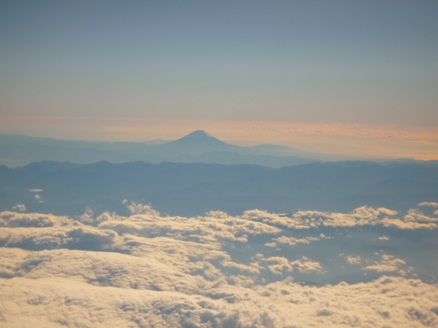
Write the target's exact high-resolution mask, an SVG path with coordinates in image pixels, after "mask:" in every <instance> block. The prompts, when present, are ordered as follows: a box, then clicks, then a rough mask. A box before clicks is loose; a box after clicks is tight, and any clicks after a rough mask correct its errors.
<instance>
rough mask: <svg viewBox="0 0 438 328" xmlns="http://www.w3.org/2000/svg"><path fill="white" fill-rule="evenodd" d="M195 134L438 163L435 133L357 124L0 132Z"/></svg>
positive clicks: (115, 124) (25, 121)
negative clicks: (202, 131) (436, 161)
mask: <svg viewBox="0 0 438 328" xmlns="http://www.w3.org/2000/svg"><path fill="white" fill-rule="evenodd" d="M194 130H205V131H206V132H208V133H209V134H211V135H213V136H215V137H216V138H218V139H221V140H224V141H227V142H230V143H236V144H240V145H256V144H263V143H271V144H279V145H287V146H290V147H292V148H296V149H299V150H301V151H304V152H309V153H320V154H325V155H333V156H340V157H345V158H364V159H366V158H375V159H378V158H413V159H418V160H438V130H437V129H434V128H424V127H411V126H402V125H388V124H384V125H376V124H357V123H322V122H276V121H224V120H223V121H219V120H217V121H212V120H169V119H151V118H117V117H113V118H98V117H96V118H90V117H18V116H14V117H12V116H7V117H1V118H0V132H1V133H3V134H22V135H28V136H35V137H46V138H57V139H71V140H88V141H91V140H93V141H134V142H144V141H150V140H154V139H166V140H174V139H178V138H181V137H183V136H184V135H186V134H188V133H190V132H192V131H194Z"/></svg>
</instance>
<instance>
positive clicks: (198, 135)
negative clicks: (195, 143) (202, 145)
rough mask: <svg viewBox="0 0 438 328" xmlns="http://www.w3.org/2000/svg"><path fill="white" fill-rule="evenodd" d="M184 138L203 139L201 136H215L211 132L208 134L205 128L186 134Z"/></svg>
mask: <svg viewBox="0 0 438 328" xmlns="http://www.w3.org/2000/svg"><path fill="white" fill-rule="evenodd" d="M183 138H196V139H201V138H214V137H213V136H212V135H211V134H208V133H207V132H205V131H204V130H196V131H193V132H191V133H189V134H188V135H186V136H185V137H183ZM215 139H216V138H215Z"/></svg>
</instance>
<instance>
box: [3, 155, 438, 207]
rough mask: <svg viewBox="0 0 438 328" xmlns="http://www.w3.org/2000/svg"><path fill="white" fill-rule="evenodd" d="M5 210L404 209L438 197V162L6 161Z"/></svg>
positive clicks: (4, 176)
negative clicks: (136, 205)
mask: <svg viewBox="0 0 438 328" xmlns="http://www.w3.org/2000/svg"><path fill="white" fill-rule="evenodd" d="M0 181H1V182H2V183H1V185H0V210H11V209H13V208H14V206H15V207H16V206H17V205H18V204H23V205H25V207H26V209H27V210H28V211H35V212H46V213H55V214H69V215H79V214H81V213H83V211H84V209H85V208H86V207H87V206H89V207H91V208H92V209H93V210H95V211H96V212H99V211H103V210H110V211H115V212H119V213H124V211H126V208H125V206H124V205H123V204H122V200H123V199H127V200H128V201H134V202H140V203H143V204H149V203H151V204H152V205H153V207H154V208H156V209H157V210H159V211H160V212H162V213H168V214H173V215H187V216H191V215H201V214H203V213H204V212H206V211H210V210H221V211H225V212H228V213H230V214H240V213H242V212H243V211H245V210H248V209H254V208H258V209H263V210H268V211H272V212H277V213H291V212H294V211H297V210H300V209H301V210H322V211H341V212H349V211H351V210H353V209H355V208H357V207H360V206H364V205H368V206H374V207H389V208H391V209H396V210H400V211H404V210H407V209H409V208H413V207H415V206H416V205H417V204H418V203H419V202H423V201H436V200H437V199H436V198H437V195H438V163H437V162H414V163H387V164H385V165H381V164H376V163H372V162H332V163H325V164H323V163H312V164H302V165H296V166H289V167H283V168H278V169H274V168H267V167H262V166H255V165H228V166H227V165H219V164H183V163H166V162H164V163H160V164H148V163H144V162H131V163H124V164H111V163H108V162H99V163H95V164H87V165H80V164H72V163H68V162H65V163H57V162H51V161H45V162H39V163H32V164H30V165H27V166H25V167H19V168H14V169H13V168H8V167H5V166H2V167H0Z"/></svg>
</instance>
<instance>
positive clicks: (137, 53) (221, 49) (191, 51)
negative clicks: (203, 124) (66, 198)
mask: <svg viewBox="0 0 438 328" xmlns="http://www.w3.org/2000/svg"><path fill="white" fill-rule="evenodd" d="M437 15H438V2H437V1H216V2H213V1H182V2H181V1H2V2H1V3H0V45H1V47H0V73H1V74H0V86H1V88H0V99H1V100H0V115H1V116H3V117H9V118H10V117H15V118H17V117H19V118H23V117H24V118H25V117H39V118H43V117H52V118H53V117H82V118H84V117H85V118H86V117H93V118H102V119H105V118H109V117H111V118H117V117H124V118H127V117H128V118H132V119H135V118H139V119H164V120H165V119H182V120H212V121H215V120H233V121H236V120H237V121H282V122H285V121H288V122H326V123H332V122H344V123H361V124H402V125H406V126H415V127H429V128H433V129H435V128H437V127H438V93H437V92H436V91H437V90H438V56H437V54H438V19H436V17H437ZM17 124H18V123H17ZM18 125H19V124H18ZM18 125H17V126H18ZM18 132H22V131H21V130H20V131H18ZM157 137H159V136H157Z"/></svg>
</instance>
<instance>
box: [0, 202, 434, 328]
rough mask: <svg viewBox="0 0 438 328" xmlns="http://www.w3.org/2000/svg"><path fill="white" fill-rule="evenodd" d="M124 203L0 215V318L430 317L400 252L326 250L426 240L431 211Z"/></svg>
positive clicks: (349, 322)
mask: <svg viewBox="0 0 438 328" xmlns="http://www.w3.org/2000/svg"><path fill="white" fill-rule="evenodd" d="M125 203H126V206H127V207H128V209H129V210H130V211H131V213H132V214H131V215H130V216H127V217H125V216H119V215H116V214H114V213H108V212H106V213H102V214H100V215H97V216H95V215H94V213H93V212H92V210H91V209H87V210H86V212H85V213H84V214H83V215H82V216H81V217H79V218H77V219H73V218H69V217H66V216H55V215H50V214H38V213H17V212H2V213H0V246H2V247H1V248H0V291H1V298H2V302H1V303H0V323H1V326H2V327H16V326H41V327H60V326H68V327H78V326H82V327H107V326H120V327H308V326H324V327H340V326H346V327H349V326H351V327H375V326H382V327H383V326H388V327H389V326H412V327H421V326H428V327H435V326H438V305H437V304H438V303H437V302H438V298H437V297H438V296H437V295H438V286H437V284H436V282H432V281H426V280H424V279H420V278H415V275H416V272H417V271H418V272H419V273H420V271H421V270H417V268H416V267H414V266H415V264H416V263H414V262H415V261H414V260H412V259H411V258H410V257H409V256H408V255H409V254H408V253H406V256H405V257H404V256H401V255H400V254H395V249H392V248H391V247H389V248H388V247H386V248H385V249H382V250H379V251H377V252H375V251H374V248H370V251H369V252H368V253H367V252H363V253H360V255H359V254H358V253H357V249H355V248H354V247H350V248H348V249H347V250H346V251H348V252H347V253H346V254H345V255H344V254H340V255H341V256H339V252H337V253H335V251H337V250H338V249H340V248H342V244H343V243H345V242H348V241H350V240H352V241H355V242H356V243H360V242H361V241H360V236H363V235H366V238H365V239H366V240H370V238H371V239H372V240H373V242H375V243H377V245H388V243H391V242H392V241H393V240H397V239H400V238H403V236H405V234H406V233H408V234H410V233H420V234H425V235H424V236H426V237H427V236H428V233H429V231H430V232H431V230H434V229H435V228H436V222H437V218H435V217H433V216H427V215H426V214H424V213H422V212H420V211H419V210H417V209H413V210H411V211H409V212H408V213H407V214H406V215H405V216H403V217H402V218H397V217H396V216H397V215H398V213H396V212H395V211H391V210H388V209H384V208H379V209H374V208H370V207H361V208H358V209H356V210H355V211H353V212H351V213H323V212H313V211H306V212H297V213H294V214H293V215H289V216H286V215H281V214H275V213H268V212H265V211H260V210H252V211H247V212H245V213H243V214H242V215H241V216H230V215H228V214H226V213H223V212H208V213H206V214H205V215H204V216H200V217H194V218H186V217H170V216H162V215H160V213H158V212H157V211H155V210H153V209H152V208H151V207H150V206H149V205H142V204H134V203H128V202H125ZM422 206H423V205H422ZM388 222H397V223H396V224H393V225H390V224H388ZM414 224H416V225H414ZM406 225H407V226H408V227H407V226H406ZM382 230H383V231H382ZM371 234H372V235H371ZM389 235H390V237H391V238H389V237H386V236H389ZM382 236H384V237H385V238H382ZM385 243H386V244H385ZM364 247H365V246H364V244H360V245H359V248H360V249H362V248H364ZM373 247H374V246H373ZM382 247H383V246H382ZM327 252H331V253H327ZM392 252H393V253H392ZM318 254H319V255H318ZM321 254H322V255H321ZM326 254H331V256H329V257H327V256H326ZM325 258H326V259H325ZM337 261H338V262H337ZM434 261H435V259H432V260H430V259H429V261H428V262H434ZM331 262H333V263H334V264H333V265H331V264H330V263H331ZM435 264H436V263H435ZM435 264H434V265H435ZM413 265H414V266H413ZM336 267H339V268H340V269H339V270H340V272H344V273H345V272H350V273H351V274H353V273H355V272H356V273H355V274H356V275H358V276H360V277H362V278H361V279H362V281H358V282H355V283H346V282H342V276H339V273H336V272H335V271H336V269H335V268H336ZM437 268H438V265H437ZM348 270H350V271H348ZM351 270H353V271H351ZM335 273H336V274H337V275H338V276H339V277H340V278H336V279H338V280H337V282H336V283H334V284H328V283H311V282H312V281H315V282H316V281H318V279H326V278H325V277H327V276H331V275H333V276H334V275H335ZM432 273H435V272H432ZM306 277H307V278H306ZM306 281H307V282H306Z"/></svg>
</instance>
